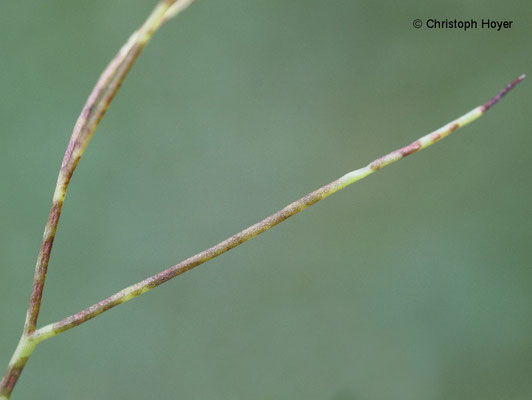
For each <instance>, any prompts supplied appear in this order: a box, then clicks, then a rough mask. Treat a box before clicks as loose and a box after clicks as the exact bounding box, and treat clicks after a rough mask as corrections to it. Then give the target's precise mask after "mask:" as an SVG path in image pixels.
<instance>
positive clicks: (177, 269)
mask: <svg viewBox="0 0 532 400" xmlns="http://www.w3.org/2000/svg"><path fill="white" fill-rule="evenodd" d="M524 78H525V75H521V76H520V77H518V78H517V79H515V80H514V81H512V82H511V83H510V84H508V85H507V86H506V87H505V88H504V89H503V90H502V91H501V92H499V93H498V94H497V95H496V96H495V97H494V98H493V99H491V100H490V101H488V102H486V103H485V104H483V105H481V106H478V107H476V108H474V109H473V110H471V111H470V112H468V113H467V114H465V115H463V116H461V117H459V118H457V119H456V120H454V121H452V122H450V123H448V124H447V125H445V126H443V127H441V128H439V129H437V130H435V131H434V132H431V133H429V134H428V135H426V136H423V137H422V138H420V139H418V140H416V141H415V142H413V143H411V144H409V145H408V146H405V147H402V148H400V149H398V150H395V151H392V152H391V153H389V154H387V155H385V156H383V157H380V158H378V159H376V160H375V161H373V162H371V163H370V164H368V165H367V166H365V167H364V168H360V169H357V170H355V171H352V172H349V173H348V174H346V175H344V176H342V177H341V178H339V179H337V180H335V181H333V182H331V183H329V184H327V185H325V186H323V187H321V188H319V189H317V190H315V191H313V192H311V193H309V194H308V195H306V196H304V197H302V198H301V199H299V200H297V201H295V202H293V203H291V204H289V205H288V206H286V207H284V208H283V209H281V210H279V211H277V212H276V213H275V214H272V215H271V216H269V217H267V218H265V219H263V220H262V221H260V222H258V223H256V224H255V225H252V226H250V227H249V228H247V229H244V230H243V231H241V232H239V233H237V234H235V235H233V236H231V237H229V238H228V239H226V240H224V241H222V242H220V243H218V244H217V245H215V246H213V247H211V248H209V249H207V250H204V251H202V252H200V253H198V254H196V255H195V256H193V257H190V258H188V259H187V260H185V261H182V262H180V263H179V264H176V265H174V266H172V267H170V268H168V269H166V270H164V271H162V272H160V273H158V274H156V275H153V276H151V277H149V278H147V279H145V280H143V281H141V282H138V283H136V284H134V285H131V286H129V287H127V288H125V289H123V290H121V291H120V292H118V293H115V294H114V295H112V296H110V297H108V298H106V299H104V300H102V301H100V302H98V303H96V304H94V305H92V306H90V307H88V308H86V309H85V310H82V311H80V312H78V313H76V314H74V315H71V316H69V317H67V318H65V319H63V320H61V321H58V322H55V323H53V324H50V325H47V326H44V327H42V328H40V329H39V330H37V331H36V332H35V333H34V338H35V339H36V340H39V341H41V340H44V339H47V338H49V337H52V336H55V335H57V334H59V333H62V332H65V331H67V330H69V329H72V328H74V327H76V326H78V325H80V324H82V323H84V322H86V321H88V320H90V319H92V318H94V317H96V316H98V315H100V314H101V313H103V312H105V311H107V310H109V309H111V308H113V307H115V306H117V305H119V304H122V303H125V302H127V301H129V300H131V299H133V298H135V297H137V296H140V295H141V294H143V293H146V292H148V291H149V290H151V289H153V288H155V287H157V286H159V285H161V284H163V283H165V282H167V281H168V280H170V279H172V278H174V277H176V276H178V275H181V274H182V273H184V272H186V271H188V270H190V269H192V268H194V267H197V266H198V265H201V264H203V263H205V262H207V261H209V260H211V259H213V258H215V257H217V256H219V255H221V254H223V253H225V252H226V251H229V250H231V249H233V248H235V247H237V246H238V245H240V244H242V243H244V242H246V241H248V240H249V239H252V238H254V237H255V236H257V235H259V234H261V233H263V232H265V231H267V230H268V229H270V228H272V227H273V226H275V225H277V224H279V223H281V222H283V221H284V220H286V219H287V218H289V217H291V216H293V215H295V214H297V213H299V212H300V211H302V210H304V209H305V208H307V207H309V206H311V205H313V204H315V203H317V202H318V201H320V200H323V199H325V198H326V197H328V196H330V195H331V194H333V193H336V192H337V191H339V190H341V189H343V188H345V187H346V186H348V185H351V184H352V183H355V182H356V181H358V180H360V179H362V178H365V177H366V176H368V175H370V174H372V173H373V172H376V171H378V170H379V169H381V168H383V167H386V166H388V165H390V164H392V163H394V162H396V161H399V160H401V159H402V158H404V157H406V156H408V155H410V154H412V153H415V152H417V151H419V150H422V149H424V148H426V147H428V146H430V145H432V144H433V143H436V142H438V141H439V140H441V139H443V138H444V137H446V136H448V135H450V134H451V133H452V132H454V131H455V130H457V129H458V128H461V127H463V126H464V125H467V124H468V123H470V122H472V121H474V120H476V119H477V118H479V117H480V116H481V115H483V114H484V113H485V112H486V111H487V110H488V109H489V108H490V107H491V106H493V105H494V104H495V103H496V102H497V101H499V100H500V99H501V98H502V97H503V96H504V95H505V94H506V93H507V92H508V91H509V90H510V89H512V88H513V87H514V86H515V85H517V84H518V83H519V82H521V81H522V80H523V79H524Z"/></svg>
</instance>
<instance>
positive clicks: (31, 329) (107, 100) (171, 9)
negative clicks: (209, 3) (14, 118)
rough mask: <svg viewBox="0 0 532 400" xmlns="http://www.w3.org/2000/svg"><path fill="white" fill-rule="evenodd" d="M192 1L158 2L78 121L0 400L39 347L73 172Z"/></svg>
mask: <svg viewBox="0 0 532 400" xmlns="http://www.w3.org/2000/svg"><path fill="white" fill-rule="evenodd" d="M193 1H194V0H161V1H160V2H159V4H158V5H157V6H156V7H155V9H154V10H153V12H152V13H151V14H150V16H149V17H148V19H147V20H146V21H145V22H144V24H143V25H142V26H141V27H140V28H139V29H138V30H137V31H136V32H135V33H133V35H131V37H130V38H129V40H128V41H127V42H126V44H125V45H124V46H123V47H122V48H121V49H120V51H119V52H118V53H117V55H116V56H115V57H114V58H113V60H111V62H110V63H109V65H108V66H107V68H106V69H105V70H104V72H103V73H102V74H101V76H100V78H99V79H98V81H97V83H96V85H95V87H94V89H93V90H92V92H91V94H90V95H89V98H88V99H87V102H86V103H85V105H84V107H83V109H82V111H81V114H80V116H79V117H78V120H77V122H76V124H75V126H74V130H73V132H72V136H71V138H70V141H69V144H68V147H67V150H66V152H65V156H64V158H63V162H62V163H61V168H60V170H59V175H58V178H57V184H56V188H55V192H54V195H53V200H52V207H51V209H50V213H49V216H48V220H47V222H46V226H45V228H44V235H43V239H42V244H41V247H40V251H39V255H38V257H37V265H36V267H35V274H34V278H33V285H32V290H31V295H30V301H29V304H28V309H27V312H26V321H25V323H24V329H23V332H22V336H21V338H20V341H19V345H18V347H17V350H16V351H15V353H14V355H13V358H12V360H11V362H10V363H9V366H8V369H7V371H6V374H5V375H4V377H3V378H2V380H1V381H0V400H4V399H8V398H9V396H10V395H11V392H12V391H13V388H14V386H15V384H16V382H17V380H18V377H19V376H20V374H21V372H22V369H23V368H24V366H25V364H26V362H27V360H28V358H29V356H30V354H31V352H32V351H33V349H34V348H35V345H36V344H37V343H38V340H36V338H37V337H38V336H39V335H37V334H35V329H36V326H37V320H38V318H39V311H40V308H41V301H42V294H43V289H44V282H45V280H46V273H47V270H48V262H49V260H50V254H51V251H52V246H53V243H54V239H55V235H56V232H57V226H58V224H59V218H60V216H61V211H62V209H63V202H64V200H65V196H66V192H67V189H68V185H69V183H70V179H71V178H72V175H73V173H74V170H75V169H76V167H77V165H78V163H79V160H80V159H81V156H82V155H83V152H84V151H85V149H86V147H87V145H88V144H89V142H90V140H91V138H92V135H93V134H94V132H95V130H96V128H97V127H98V124H99V123H100V121H101V119H102V118H103V116H104V115H105V112H106V111H107V109H108V107H109V105H110V104H111V102H112V100H113V98H114V96H115V94H116V93H117V92H118V90H119V89H120V85H121V84H122V82H123V80H124V79H125V77H126V75H127V73H128V72H129V70H130V69H131V67H132V66H133V64H134V62H135V60H136V59H137V58H138V56H139V55H140V53H141V51H142V49H143V48H144V46H145V45H146V43H148V41H149V40H150V39H151V37H152V36H153V34H154V33H155V32H156V31H157V30H158V29H159V28H160V27H161V26H162V25H163V24H164V23H165V22H166V21H167V20H168V19H170V18H172V17H174V16H176V15H177V14H179V13H180V12H181V11H182V10H184V9H185V8H186V7H187V6H189V5H190V4H191V3H192V2H193Z"/></svg>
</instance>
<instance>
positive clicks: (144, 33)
mask: <svg viewBox="0 0 532 400" xmlns="http://www.w3.org/2000/svg"><path fill="white" fill-rule="evenodd" d="M193 1H194V0H160V2H159V4H158V6H157V7H156V8H155V9H154V11H153V12H152V14H151V15H150V16H149V17H148V19H147V20H146V22H145V23H144V24H143V25H142V26H141V27H140V28H139V29H138V30H137V31H136V32H135V33H134V34H133V35H132V36H131V37H130V39H129V40H128V41H127V42H126V44H125V45H124V46H123V47H122V48H121V49H120V51H119V52H118V54H117V55H116V56H115V58H114V59H113V60H112V61H111V62H110V64H109V65H108V66H107V68H106V69H105V70H104V72H103V73H102V75H101V76H100V79H99V80H98V82H97V83H96V86H95V87H94V89H93V91H92V92H91V94H90V96H89V98H88V100H87V102H86V104H85V106H84V107H83V109H82V111H81V114H80V116H79V118H78V120H77V122H76V125H75V127H74V130H73V132H72V136H71V139H70V141H69V144H68V147H67V150H66V152H65V156H64V158H63V162H62V164H61V168H60V171H59V176H58V179H57V185H56V189H55V192H54V196H53V202H52V208H51V210H50V214H49V217H48V221H47V223H46V227H45V230H44V236H43V241H42V245H41V248H40V252H39V256H38V259H37V266H36V268H35V276H34V281H33V286H32V291H31V297H30V302H29V305H28V311H27V315H26V321H25V324H24V330H23V333H22V336H21V338H20V341H19V344H18V346H17V348H16V350H15V352H14V354H13V357H12V358H11V361H10V363H9V366H8V368H7V371H6V374H5V375H4V377H3V378H2V380H1V381H0V400H7V399H9V397H10V395H11V392H12V391H13V388H14V386H15V384H16V383H17V380H18V378H19V377H20V374H21V373H22V370H23V368H24V366H25V365H26V363H27V361H28V359H29V357H30V355H31V354H32V352H33V350H34V349H35V347H36V346H37V344H38V343H39V342H41V341H43V340H45V339H48V338H50V337H53V336H56V335H58V334H60V333H62V332H65V331H67V330H69V329H72V328H74V327H76V326H78V325H80V324H82V323H84V322H86V321H88V320H90V319H92V318H94V317H96V316H98V315H100V314H101V313H103V312H105V311H107V310H109V309H111V308H113V307H115V306H117V305H119V304H122V303H125V302H127V301H129V300H131V299H133V298H135V297H137V296H140V295H141V294H143V293H146V292H148V291H149V290H151V289H153V288H155V287H157V286H159V285H161V284H163V283H165V282H167V281H168V280H170V279H172V278H174V277H176V276H178V275H181V274H182V273H184V272H186V271H188V270H190V269H192V268H194V267H197V266H198V265H201V264H203V263H205V262H207V261H209V260H211V259H213V258H215V257H218V256H219V255H221V254H223V253H225V252H226V251H229V250H231V249H233V248H235V247H237V246H239V245H240V244H242V243H244V242H246V241H248V240H250V239H252V238H254V237H255V236H257V235H259V234H261V233H263V232H265V231H267V230H268V229H270V228H272V227H274V226H275V225H277V224H279V223H281V222H283V221H284V220H286V219H287V218H289V217H291V216H293V215H295V214H297V213H299V212H300V211H303V210H304V209H305V208H307V207H309V206H311V205H313V204H315V203H317V202H318V201H320V200H323V199H325V198H326V197H328V196H330V195H331V194H333V193H336V192H337V191H339V190H341V189H343V188H345V187H346V186H348V185H351V184H352V183H355V182H357V181H358V180H360V179H363V178H365V177H366V176H368V175H370V174H372V173H374V172H376V171H378V170H379V169H381V168H383V167H385V166H388V165H390V164H392V163H394V162H396V161H399V160H401V159H402V158H404V157H406V156H408V155H410V154H412V153H415V152H417V151H419V150H422V149H424V148H426V147H428V146H430V145H431V144H433V143H436V142H437V141H439V140H441V139H443V138H444V137H446V136H448V135H449V134H451V133H452V132H454V131H455V130H457V129H458V128H461V127H463V126H465V125H467V124H468V123H470V122H472V121H474V120H476V119H477V118H479V117H480V116H481V115H483V114H484V113H485V112H486V111H487V110H488V109H489V108H491V107H492V106H493V105H495V104H496V103H497V102H498V101H499V100H500V99H501V98H502V97H503V96H504V95H506V93H507V92H508V91H509V90H510V89H512V88H513V87H514V86H515V85H517V84H518V83H519V82H520V81H522V80H523V79H524V77H525V76H524V75H521V76H520V77H518V78H517V79H515V80H514V81H512V82H511V83H510V84H508V85H507V86H506V87H505V88H504V89H503V90H502V91H501V92H499V93H498V94H497V95H496V96H495V97H493V98H492V99H491V100H489V101H488V102H486V103H485V104H483V105H481V106H478V107H476V108H474V109H473V110H471V111H470V112H468V113H467V114H465V115H463V116H461V117H459V118H457V119H456V120H454V121H452V122H450V123H448V124H447V125H445V126H443V127H441V128H440V129H437V130H436V131H434V132H431V133H429V134H427V135H426V136H423V137H422V138H420V139H418V140H416V141H415V142H413V143H411V144H409V145H408V146H405V147H402V148H400V149H398V150H395V151H392V152H391V153H389V154H387V155H385V156H383V157H380V158H378V159H376V160H374V161H373V162H371V163H369V164H368V165H367V166H365V167H363V168H360V169H357V170H355V171H352V172H349V173H347V174H345V175H344V176H342V177H340V178H339V179H337V180H335V181H333V182H331V183H329V184H327V185H325V186H323V187H321V188H319V189H317V190H315V191H313V192H311V193H309V194H308V195H306V196H304V197H302V198H301V199H299V200H297V201H295V202H293V203H291V204H289V205H288V206H286V207H284V208H283V209H281V210H279V211H277V212H276V213H274V214H272V215H271V216H269V217H267V218H265V219H263V220H262V221H260V222H258V223H256V224H255V225H252V226H250V227H249V228H247V229H244V230H243V231H241V232H239V233H237V234H235V235H233V236H231V237H229V238H227V239H226V240H224V241H222V242H220V243H218V244H217V245H215V246H213V247H211V248H209V249H207V250H204V251H202V252H200V253H198V254H196V255H195V256H192V257H190V258H188V259H186V260H185V261H182V262H180V263H179V264H176V265H174V266H172V267H170V268H168V269H166V270H164V271H162V272H160V273H158V274H156V275H153V276H151V277H149V278H147V279H145V280H143V281H141V282H138V283H136V284H134V285H131V286H129V287H127V288H125V289H123V290H121V291H120V292H118V293H115V294H114V295H112V296H110V297H108V298H106V299H104V300H102V301H100V302H98V303H96V304H94V305H92V306H90V307H88V308H86V309H85V310H82V311H80V312H78V313H76V314H74V315H71V316H70V317H67V318H65V319H63V320H61V321H58V322H55V323H52V324H49V325H46V326H44V327H42V328H40V329H36V326H37V320H38V317H39V310H40V306H41V300H42V293H43V287H44V281H45V279H46V272H47V269H48V262H49V260H50V254H51V250H52V245H53V241H54V238H55V235H56V231H57V226H58V223H59V218H60V215H61V210H62V207H63V202H64V200H65V195H66V192H67V189H68V185H69V183H70V179H71V178H72V174H73V173H74V170H75V169H76V166H77V164H78V162H79V160H80V158H81V156H82V155H83V152H84V151H85V149H86V147H87V145H88V143H89V141H90V139H91V138H92V135H93V134H94V132H95V130H96V128H97V127H98V125H99V123H100V121H101V119H102V118H103V116H104V115H105V112H106V111H107V109H108V107H109V105H110V104H111V102H112V100H113V98H114V96H115V94H116V93H117V91H118V90H119V88H120V86H121V84H122V82H123V80H124V79H125V77H126V75H127V73H128V72H129V70H130V69H131V67H132V65H133V64H134V62H135V60H136V59H137V58H138V56H139V55H140V53H141V51H142V49H143V48H144V46H145V45H146V43H147V42H148V41H149V40H150V38H151V37H152V36H153V34H154V33H155V31H157V29H159V28H160V27H161V25H162V24H163V23H164V22H166V21H167V20H168V19H170V18H172V17H174V16H176V15H177V14H179V13H180V12H181V11H182V10H184V9H185V8H186V7H187V6H188V5H190V4H191V3H192V2H193Z"/></svg>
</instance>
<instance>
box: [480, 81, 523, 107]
mask: <svg viewBox="0 0 532 400" xmlns="http://www.w3.org/2000/svg"><path fill="white" fill-rule="evenodd" d="M525 78H526V75H525V74H522V75H520V76H519V77H518V78H515V79H514V80H513V81H511V82H510V83H509V84H508V85H506V87H505V88H504V89H502V90H501V91H500V92H499V93H498V94H497V96H495V97H494V98H492V99H491V100H490V101H488V102H487V103H484V104H483V105H482V112H486V111H488V110H489V109H490V108H491V107H492V106H493V105H494V104H496V103H497V102H498V101H499V100H500V99H502V98H503V97H504V96H505V95H506V93H508V92H509V91H510V90H512V89H513V88H514V86H516V85H517V84H518V83H519V82H521V81H522V80H523V79H525Z"/></svg>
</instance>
